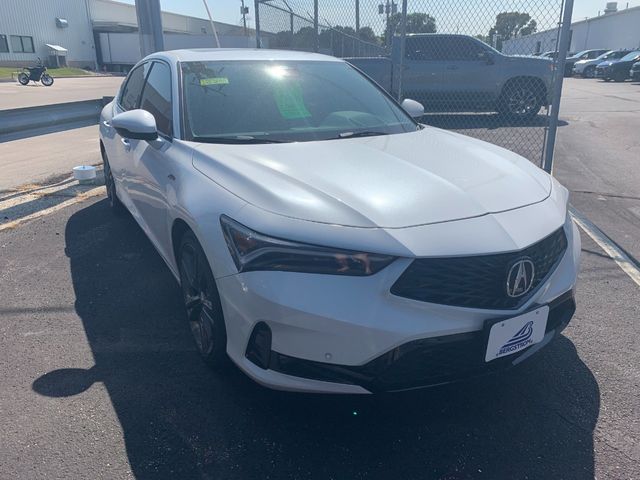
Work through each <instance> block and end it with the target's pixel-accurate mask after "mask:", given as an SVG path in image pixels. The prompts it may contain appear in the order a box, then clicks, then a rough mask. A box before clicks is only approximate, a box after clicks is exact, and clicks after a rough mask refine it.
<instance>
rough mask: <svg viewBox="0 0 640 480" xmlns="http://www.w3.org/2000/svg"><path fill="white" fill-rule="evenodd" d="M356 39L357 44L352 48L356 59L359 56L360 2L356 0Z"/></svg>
mask: <svg viewBox="0 0 640 480" xmlns="http://www.w3.org/2000/svg"><path fill="white" fill-rule="evenodd" d="M356 37H358V44H357V45H356V48H354V52H355V55H356V57H359V56H360V0H356Z"/></svg>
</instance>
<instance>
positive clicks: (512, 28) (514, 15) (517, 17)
mask: <svg viewBox="0 0 640 480" xmlns="http://www.w3.org/2000/svg"><path fill="white" fill-rule="evenodd" d="M537 28H538V24H537V23H536V21H535V20H533V19H532V18H531V15H529V14H528V13H520V12H502V13H499V14H498V15H496V24H495V25H494V26H493V27H491V30H489V38H494V37H496V48H497V49H498V50H502V43H503V42H504V41H505V40H509V39H510V38H513V37H516V36H518V35H521V36H522V35H531V34H532V33H535V31H536V30H537Z"/></svg>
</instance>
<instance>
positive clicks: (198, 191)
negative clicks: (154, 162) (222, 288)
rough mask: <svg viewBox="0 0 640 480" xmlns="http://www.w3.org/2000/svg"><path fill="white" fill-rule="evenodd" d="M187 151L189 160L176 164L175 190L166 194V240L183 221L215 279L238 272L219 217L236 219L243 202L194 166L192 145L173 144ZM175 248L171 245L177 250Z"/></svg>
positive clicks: (189, 143)
mask: <svg viewBox="0 0 640 480" xmlns="http://www.w3.org/2000/svg"><path fill="white" fill-rule="evenodd" d="M176 142H177V143H180V144H182V148H183V149H188V150H189V154H188V158H187V157H186V156H185V158H184V159H183V161H181V162H178V163H177V164H176V170H175V177H176V182H175V183H176V187H175V188H174V189H172V191H171V194H170V195H168V199H167V201H168V202H169V206H170V209H171V216H170V222H169V225H167V228H168V229H169V238H172V236H171V231H172V229H173V226H174V225H175V223H176V222H177V221H183V222H185V223H186V224H187V225H188V226H189V228H190V229H191V230H192V231H193V232H194V234H195V235H196V237H197V238H198V240H199V242H200V244H201V245H202V248H203V249H204V251H205V253H206V255H207V258H208V260H209V263H210V264H211V269H212V271H213V275H214V277H216V278H219V277H224V276H226V275H231V274H234V273H237V270H236V266H235V264H234V263H233V260H232V259H231V255H230V253H229V250H228V248H227V245H226V242H225V240H224V236H223V235H222V228H221V226H220V215H228V216H229V217H232V218H234V217H236V216H237V212H238V211H239V210H241V209H242V208H243V207H244V206H245V205H246V202H245V201H244V200H242V199H240V198H239V197H237V196H236V195H234V194H232V193H231V192H229V191H228V190H226V189H225V188H223V187H222V186H221V185H219V184H217V183H216V182H215V181H213V180H212V179H209V178H208V177H206V176H204V175H203V174H202V173H200V172H199V171H198V170H196V169H195V168H194V167H193V156H194V155H202V153H198V152H197V150H194V148H193V146H194V145H195V144H193V143H191V142H184V141H176ZM177 247H178V245H176V244H175V243H174V244H173V248H174V249H176V248H177ZM171 261H172V262H173V265H172V266H173V268H174V270H175V272H177V271H178V268H177V263H176V259H175V257H172V258H171Z"/></svg>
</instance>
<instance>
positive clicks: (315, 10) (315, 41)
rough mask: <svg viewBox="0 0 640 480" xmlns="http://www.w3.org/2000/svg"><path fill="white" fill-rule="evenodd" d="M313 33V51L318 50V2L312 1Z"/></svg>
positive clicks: (316, 0)
mask: <svg viewBox="0 0 640 480" xmlns="http://www.w3.org/2000/svg"><path fill="white" fill-rule="evenodd" d="M313 31H314V32H315V38H314V39H313V45H314V51H315V52H317V51H318V50H320V34H319V32H318V0H313Z"/></svg>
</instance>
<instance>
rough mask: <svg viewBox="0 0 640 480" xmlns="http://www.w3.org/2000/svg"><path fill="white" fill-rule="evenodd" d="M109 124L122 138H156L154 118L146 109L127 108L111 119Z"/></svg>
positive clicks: (156, 130)
mask: <svg viewBox="0 0 640 480" xmlns="http://www.w3.org/2000/svg"><path fill="white" fill-rule="evenodd" d="M111 126H112V127H113V128H115V129H116V132H118V134H119V135H120V136H122V137H124V138H130V139H133V140H149V141H150V140H155V139H156V138H158V129H157V127H156V119H155V118H154V116H153V115H151V114H150V113H149V112H147V111H146V110H129V111H128V112H123V113H119V114H118V115H116V116H115V117H113V118H112V119H111Z"/></svg>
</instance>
